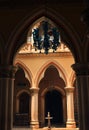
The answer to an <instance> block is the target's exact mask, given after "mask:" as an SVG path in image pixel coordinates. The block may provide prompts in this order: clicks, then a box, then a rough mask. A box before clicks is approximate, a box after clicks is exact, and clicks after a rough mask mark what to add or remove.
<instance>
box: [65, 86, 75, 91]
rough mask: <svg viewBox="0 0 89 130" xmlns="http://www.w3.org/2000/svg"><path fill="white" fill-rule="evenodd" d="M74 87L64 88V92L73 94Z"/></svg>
mask: <svg viewBox="0 0 89 130" xmlns="http://www.w3.org/2000/svg"><path fill="white" fill-rule="evenodd" d="M74 89H75V88H74V87H65V90H66V92H74Z"/></svg>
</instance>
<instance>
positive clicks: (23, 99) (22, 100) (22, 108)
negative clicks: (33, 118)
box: [19, 92, 29, 114]
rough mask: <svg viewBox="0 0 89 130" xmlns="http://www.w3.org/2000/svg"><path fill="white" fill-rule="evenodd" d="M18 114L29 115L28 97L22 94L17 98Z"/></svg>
mask: <svg viewBox="0 0 89 130" xmlns="http://www.w3.org/2000/svg"><path fill="white" fill-rule="evenodd" d="M19 113H21V114H24V113H27V114H29V95H28V94H27V93H26V92H24V93H22V94H21V95H20V97H19Z"/></svg>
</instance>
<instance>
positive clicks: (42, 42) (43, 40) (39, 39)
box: [33, 21, 60, 54]
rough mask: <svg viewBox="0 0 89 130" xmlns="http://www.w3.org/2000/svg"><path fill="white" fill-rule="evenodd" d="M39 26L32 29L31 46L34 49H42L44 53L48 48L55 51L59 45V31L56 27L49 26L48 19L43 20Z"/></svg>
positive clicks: (46, 52)
mask: <svg viewBox="0 0 89 130" xmlns="http://www.w3.org/2000/svg"><path fill="white" fill-rule="evenodd" d="M41 27H42V28H41V31H40V26H39V27H37V28H36V29H34V30H33V41H34V43H33V46H34V47H35V50H40V53H41V50H44V53H45V54H48V52H49V50H50V49H52V50H53V52H55V51H56V50H57V48H58V46H59V45H60V42H59V36H60V35H59V31H58V29H57V28H56V27H52V26H50V24H49V23H48V21H43V22H42V24H41Z"/></svg>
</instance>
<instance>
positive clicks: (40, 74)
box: [35, 60, 67, 86]
mask: <svg viewBox="0 0 89 130" xmlns="http://www.w3.org/2000/svg"><path fill="white" fill-rule="evenodd" d="M50 65H53V66H54V67H55V68H56V69H57V70H58V72H60V77H62V79H63V80H64V82H65V84H66V85H67V73H66V71H65V69H64V68H63V67H62V66H61V65H60V64H59V63H58V62H57V61H55V60H49V61H48V62H46V63H45V64H44V65H43V66H42V67H41V68H40V70H39V72H38V73H37V75H36V78H35V81H36V84H37V86H38V84H39V81H40V80H41V79H42V77H43V76H44V72H45V70H46V69H47V68H48V67H49V66H50Z"/></svg>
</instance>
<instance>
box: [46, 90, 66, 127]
mask: <svg viewBox="0 0 89 130" xmlns="http://www.w3.org/2000/svg"><path fill="white" fill-rule="evenodd" d="M48 112H50V115H51V116H52V117H53V119H52V120H51V125H53V126H56V127H57V126H59V125H60V126H61V125H63V101H62V94H61V93H60V92H59V91H57V90H52V91H48V92H47V93H46V95H45V116H47V113H48ZM45 123H46V124H47V120H46V121H45Z"/></svg>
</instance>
